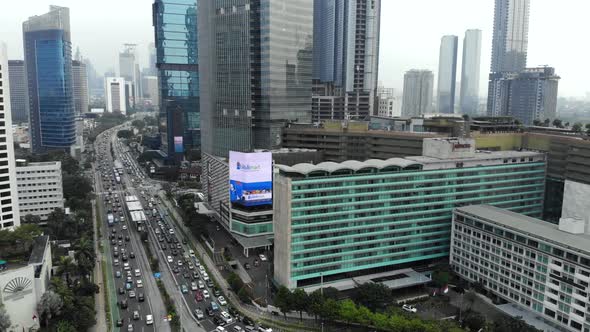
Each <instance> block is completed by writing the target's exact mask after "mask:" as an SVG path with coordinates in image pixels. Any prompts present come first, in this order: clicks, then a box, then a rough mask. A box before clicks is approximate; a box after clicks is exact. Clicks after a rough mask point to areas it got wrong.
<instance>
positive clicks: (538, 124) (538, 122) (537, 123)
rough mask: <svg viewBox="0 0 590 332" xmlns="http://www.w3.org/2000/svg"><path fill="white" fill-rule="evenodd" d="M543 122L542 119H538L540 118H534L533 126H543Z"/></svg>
mask: <svg viewBox="0 0 590 332" xmlns="http://www.w3.org/2000/svg"><path fill="white" fill-rule="evenodd" d="M542 124H543V123H542V122H541V120H538V119H534V120H533V126H537V127H539V126H541V125H542Z"/></svg>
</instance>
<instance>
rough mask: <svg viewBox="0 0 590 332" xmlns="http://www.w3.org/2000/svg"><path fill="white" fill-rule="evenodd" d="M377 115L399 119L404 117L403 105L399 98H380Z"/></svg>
mask: <svg viewBox="0 0 590 332" xmlns="http://www.w3.org/2000/svg"><path fill="white" fill-rule="evenodd" d="M377 115H379V116H384V117H389V118H393V117H399V116H401V115H402V103H401V101H400V98H399V97H389V98H381V97H380V98H379V109H378V112H377Z"/></svg>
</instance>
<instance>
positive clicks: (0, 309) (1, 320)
mask: <svg viewBox="0 0 590 332" xmlns="http://www.w3.org/2000/svg"><path fill="white" fill-rule="evenodd" d="M11 325H12V322H11V321H10V316H9V315H8V312H7V311H6V308H4V306H3V305H0V331H8V329H9V328H10V326H11Z"/></svg>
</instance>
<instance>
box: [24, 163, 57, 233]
mask: <svg viewBox="0 0 590 332" xmlns="http://www.w3.org/2000/svg"><path fill="white" fill-rule="evenodd" d="M16 176H17V185H18V201H19V211H20V216H21V217H25V216H26V215H27V214H32V215H34V216H39V217H40V218H41V220H42V221H45V220H47V216H48V215H49V214H50V213H51V212H53V211H54V210H55V209H56V208H60V209H63V208H64V197H63V187H62V174H61V162H59V161H50V162H40V163H28V164H26V165H23V166H20V165H19V166H17V167H16Z"/></svg>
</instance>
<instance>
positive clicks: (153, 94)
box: [142, 75, 160, 110]
mask: <svg viewBox="0 0 590 332" xmlns="http://www.w3.org/2000/svg"><path fill="white" fill-rule="evenodd" d="M142 86H143V98H145V99H148V100H149V101H150V102H151V103H152V106H153V107H154V109H155V110H158V109H159V104H160V93H159V92H160V90H159V86H158V76H147V75H146V76H144V77H143V84H142Z"/></svg>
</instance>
